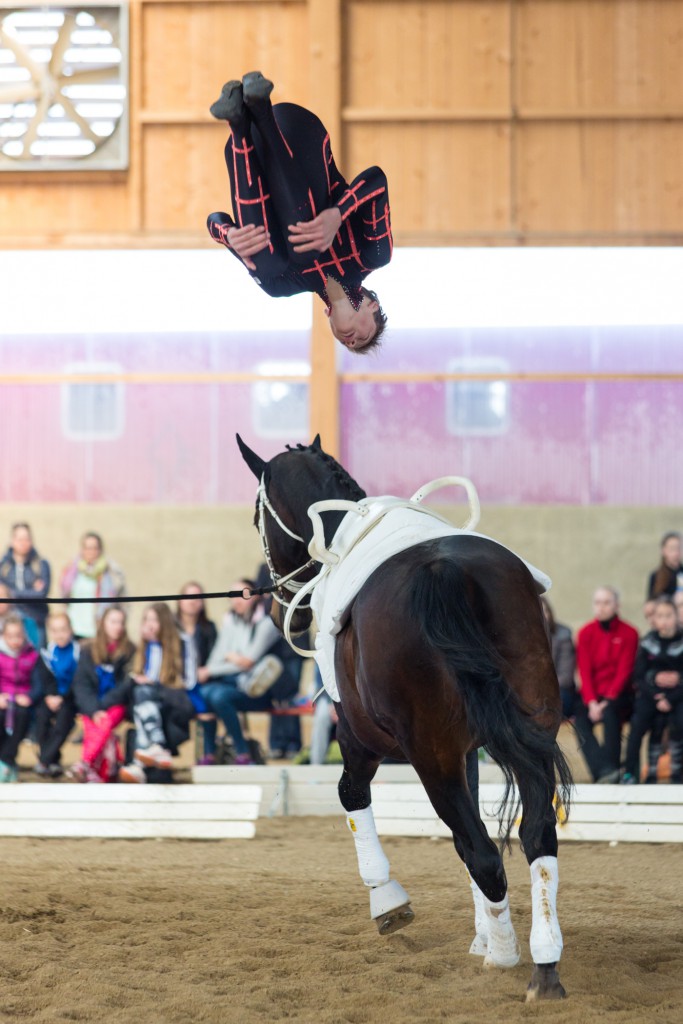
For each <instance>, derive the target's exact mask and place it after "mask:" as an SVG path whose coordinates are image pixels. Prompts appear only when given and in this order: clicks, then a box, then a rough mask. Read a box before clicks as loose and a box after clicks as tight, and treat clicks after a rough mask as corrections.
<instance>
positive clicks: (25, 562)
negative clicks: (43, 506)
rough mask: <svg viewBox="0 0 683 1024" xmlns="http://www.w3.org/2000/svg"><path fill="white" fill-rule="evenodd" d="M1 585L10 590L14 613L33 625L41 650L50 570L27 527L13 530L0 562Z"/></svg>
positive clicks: (24, 525)
mask: <svg viewBox="0 0 683 1024" xmlns="http://www.w3.org/2000/svg"><path fill="white" fill-rule="evenodd" d="M0 583H4V584H5V586H6V587H7V588H8V589H9V592H10V597H11V598H12V600H13V601H14V604H15V607H16V609H17V611H19V612H20V613H21V614H22V615H23V616H24V617H25V618H29V619H31V620H32V621H33V622H34V623H35V625H36V628H37V631H38V640H39V645H40V646H42V645H43V644H44V643H45V620H46V618H47V600H46V598H47V595H48V592H49V590H50V566H49V564H48V562H46V560H45V559H44V558H41V557H40V555H39V554H38V552H37V551H36V549H35V547H34V546H33V536H32V534H31V527H30V526H29V525H28V523H15V524H14V526H13V527H12V531H11V534H10V543H9V547H8V549H7V551H6V552H5V555H4V557H3V558H2V560H1V561H0ZM36 598H38V600H36ZM29 599H30V600H29Z"/></svg>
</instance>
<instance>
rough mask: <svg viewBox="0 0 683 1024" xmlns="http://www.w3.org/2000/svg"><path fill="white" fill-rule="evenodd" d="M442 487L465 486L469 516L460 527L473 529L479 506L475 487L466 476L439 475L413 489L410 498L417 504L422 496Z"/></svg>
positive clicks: (479, 513)
mask: <svg viewBox="0 0 683 1024" xmlns="http://www.w3.org/2000/svg"><path fill="white" fill-rule="evenodd" d="M442 487H464V488H465V492H466V493H467V500H468V502H469V507H470V517H469V519H468V520H467V522H466V523H465V524H464V526H462V527H461V529H462V530H473V529H474V528H475V527H476V526H477V524H478V522H479V519H480V517H481V508H480V505H479V495H478V494H477V488H476V487H475V486H474V484H473V483H472V481H471V480H468V478H467V477H466V476H440V477H439V478H438V479H437V480H430V482H429V483H428V484H423V485H422V487H420V488H419V490H417V491H415V494H413V496H412V497H411V499H410V500H411V501H414V502H415V503H416V504H418V505H419V504H420V502H421V501H422V500H423V498H426V497H427V495H428V494H432V492H433V491H439V490H441V488H442Z"/></svg>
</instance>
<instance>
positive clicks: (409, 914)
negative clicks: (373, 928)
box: [375, 903, 415, 935]
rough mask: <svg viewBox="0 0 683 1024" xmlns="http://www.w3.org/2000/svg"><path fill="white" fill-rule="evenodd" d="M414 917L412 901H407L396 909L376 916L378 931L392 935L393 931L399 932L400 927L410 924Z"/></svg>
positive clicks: (381, 933)
mask: <svg viewBox="0 0 683 1024" xmlns="http://www.w3.org/2000/svg"><path fill="white" fill-rule="evenodd" d="M414 917H415V912H414V910H413V908H412V907H411V906H410V903H406V904H404V906H402V907H396V909H395V910H389V911H388V912H387V913H386V914H381V915H380V917H377V918H375V922H376V924H377V931H378V932H379V933H380V935H391V933H392V932H397V931H398V930H399V929H400V928H405V927H406V926H407V925H409V924H410V923H411V921H412V920H413V919H414Z"/></svg>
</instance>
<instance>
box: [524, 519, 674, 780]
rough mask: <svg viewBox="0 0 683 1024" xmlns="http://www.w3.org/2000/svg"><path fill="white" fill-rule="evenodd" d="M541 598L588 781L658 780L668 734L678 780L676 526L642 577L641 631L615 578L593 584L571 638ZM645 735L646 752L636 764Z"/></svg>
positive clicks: (566, 713)
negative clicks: (628, 615) (582, 620)
mask: <svg viewBox="0 0 683 1024" xmlns="http://www.w3.org/2000/svg"><path fill="white" fill-rule="evenodd" d="M543 601H544V610H545V615H546V622H547V625H548V631H549V636H550V641H551V649H552V654H553V660H554V663H555V668H556V671H557V675H558V679H559V682H560V693H561V696H562V710H563V714H564V717H565V718H566V719H567V720H569V721H571V722H572V723H573V725H574V728H575V730H576V735H577V737H578V741H579V747H580V749H581V753H582V754H583V757H584V759H585V762H586V765H587V768H588V771H589V772H590V775H591V778H592V779H593V781H594V782H600V783H617V782H621V783H623V784H625V785H634V784H636V783H639V782H640V781H641V780H642V781H644V782H646V783H656V782H657V780H658V770H659V762H660V757H661V755H662V753H663V746H664V743H665V742H666V746H667V747H668V753H669V778H670V781H671V782H673V783H683V563H682V562H681V536H680V534H678V533H675V532H670V533H666V534H665V535H664V537H663V538H662V542H661V559H660V563H659V565H658V566H657V568H656V569H655V570H654V571H653V572H652V573H651V574H650V576H649V579H648V583H647V591H646V600H645V604H644V606H643V615H644V618H645V621H646V623H647V628H646V630H645V631H644V635H642V636H640V635H639V631H638V630H637V629H636V627H635V626H633V625H632V624H631V623H629V622H626V621H624V619H622V618H621V616H620V614H619V611H620V609H619V593H618V591H617V590H616V589H615V588H614V587H612V586H600V587H598V588H597V589H596V590H595V592H594V594H593V618H592V619H591V620H590V621H589V622H587V623H586V624H585V625H583V626H582V627H581V628H580V629H579V630H578V632H577V634H576V640H575V641H574V640H573V639H572V636H571V631H570V630H569V628H568V627H567V626H563V625H562V624H560V623H558V622H556V621H555V618H554V615H553V611H552V608H551V606H550V604H549V602H548V601H547V600H545V599H543ZM626 727H628V738H627V744H626V751H625V756H624V757H622V748H623V741H624V739H625V738H626V735H627V728H626ZM646 736H647V737H649V739H648V745H647V757H646V761H645V765H644V766H642V767H641V757H642V748H643V741H644V739H645V737H646Z"/></svg>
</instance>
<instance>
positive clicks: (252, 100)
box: [228, 71, 273, 111]
mask: <svg viewBox="0 0 683 1024" xmlns="http://www.w3.org/2000/svg"><path fill="white" fill-rule="evenodd" d="M228 84H230V83H228ZM272 91H273V83H272V82H271V81H270V80H269V79H268V78H264V76H263V75H262V74H261V72H260V71H249V72H248V73H247V74H246V75H243V77H242V95H243V97H244V102H245V103H246V105H247V106H248V107H249V108H250V109H251V110H252V111H253V110H254V108H255V107H256V108H258V107H259V106H262V105H263V103H264V102H265V101H266V100H268V99H269V98H270V94H271V92H272Z"/></svg>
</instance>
